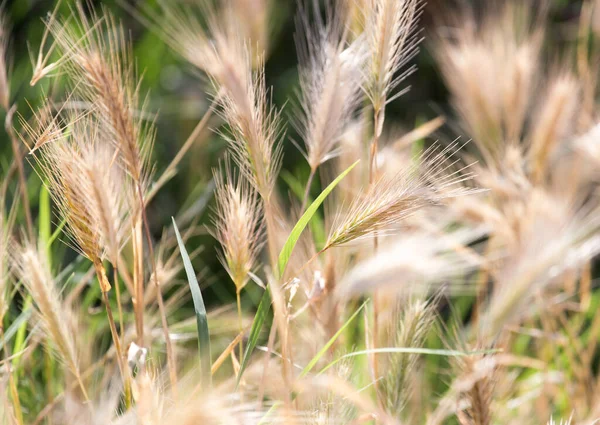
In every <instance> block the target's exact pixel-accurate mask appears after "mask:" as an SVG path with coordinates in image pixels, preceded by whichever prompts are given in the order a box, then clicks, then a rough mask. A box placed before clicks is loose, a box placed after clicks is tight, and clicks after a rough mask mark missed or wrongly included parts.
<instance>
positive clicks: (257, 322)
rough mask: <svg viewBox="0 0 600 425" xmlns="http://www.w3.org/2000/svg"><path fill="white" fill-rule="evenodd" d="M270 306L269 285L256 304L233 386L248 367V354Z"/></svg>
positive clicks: (255, 341) (254, 343)
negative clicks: (246, 342)
mask: <svg viewBox="0 0 600 425" xmlns="http://www.w3.org/2000/svg"><path fill="white" fill-rule="evenodd" d="M270 308H271V291H269V286H267V289H265V292H264V293H263V296H262V298H261V299H260V303H259V304H258V309H257V310H256V315H255V316H254V320H253V322H252V328H250V336H249V337H248V344H247V345H246V350H245V351H244V358H243V359H242V362H241V363H240V371H239V373H238V376H237V380H236V383H235V386H236V388H237V386H238V385H239V384H240V380H241V379H242V374H243V373H244V370H246V367H248V362H249V361H250V356H251V355H252V351H254V347H256V344H257V343H258V337H259V335H260V331H261V329H262V326H263V324H264V323H265V320H266V319H267V316H268V315H269V310H270Z"/></svg>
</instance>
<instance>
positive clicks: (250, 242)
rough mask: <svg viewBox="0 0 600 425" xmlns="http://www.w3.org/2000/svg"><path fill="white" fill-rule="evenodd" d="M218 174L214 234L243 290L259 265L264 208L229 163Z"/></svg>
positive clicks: (224, 257) (227, 264) (223, 257)
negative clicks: (257, 264)
mask: <svg viewBox="0 0 600 425" xmlns="http://www.w3.org/2000/svg"><path fill="white" fill-rule="evenodd" d="M214 174H215V183H216V189H215V198H216V200H217V206H216V208H215V216H214V218H213V222H214V226H215V230H214V234H215V237H216V239H217V240H218V241H219V243H220V244H221V247H222V249H223V252H222V254H221V255H220V256H219V258H220V260H221V262H222V264H223V267H225V269H226V270H227V272H228V273H229V276H230V277H231V280H232V281H233V283H234V284H235V286H236V290H237V291H238V292H239V291H241V289H242V288H243V287H244V286H245V285H246V284H247V283H248V279H249V273H250V272H252V271H253V269H254V268H255V267H256V261H257V256H258V251H259V248H260V246H261V244H262V241H261V232H262V227H263V221H262V211H261V210H262V209H261V205H260V203H259V200H258V198H257V194H256V192H255V191H254V188H253V187H251V186H249V185H248V182H247V181H246V180H245V179H243V178H241V177H239V176H234V174H233V172H232V171H231V169H230V167H229V165H228V164H227V163H225V166H224V167H222V169H221V170H215V172H214Z"/></svg>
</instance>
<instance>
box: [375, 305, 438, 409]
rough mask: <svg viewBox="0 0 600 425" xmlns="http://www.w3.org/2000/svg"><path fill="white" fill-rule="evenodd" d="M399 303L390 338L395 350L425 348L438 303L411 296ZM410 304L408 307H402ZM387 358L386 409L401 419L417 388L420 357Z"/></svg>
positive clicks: (380, 358) (401, 355) (394, 315)
mask: <svg viewBox="0 0 600 425" xmlns="http://www.w3.org/2000/svg"><path fill="white" fill-rule="evenodd" d="M396 300H398V301H397V302H398V304H397V305H396V306H394V307H393V313H392V318H391V319H392V320H391V321H390V324H389V326H388V329H387V331H388V333H389V335H388V339H389V340H390V343H391V346H392V347H400V348H403V347H415V348H420V347H423V345H424V343H425V340H426V338H427V335H428V333H429V331H430V329H431V327H432V326H433V323H434V320H435V308H436V303H435V301H426V300H424V299H418V298H413V297H409V298H407V299H402V301H401V300H400V299H399V298H396ZM400 303H402V304H406V305H405V306H404V307H402V306H401V305H400ZM382 359H384V361H383V362H384V366H383V368H382V369H381V370H382V372H383V379H382V381H383V382H382V385H381V389H382V392H383V397H384V403H385V406H386V410H387V411H388V412H389V413H390V414H391V415H393V416H394V417H400V415H401V412H402V411H403V410H404V407H405V405H406V403H407V402H408V399H409V398H410V395H411V391H412V388H413V385H411V378H414V377H415V375H414V374H415V372H416V369H417V366H418V365H417V362H418V360H419V355H418V354H414V353H402V354H389V355H388V356H387V357H379V358H378V360H379V361H382Z"/></svg>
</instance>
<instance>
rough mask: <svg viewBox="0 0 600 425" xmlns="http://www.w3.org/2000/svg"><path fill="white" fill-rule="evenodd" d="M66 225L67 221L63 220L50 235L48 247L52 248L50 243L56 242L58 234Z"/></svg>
mask: <svg viewBox="0 0 600 425" xmlns="http://www.w3.org/2000/svg"><path fill="white" fill-rule="evenodd" d="M66 224H67V220H66V219H64V218H63V219H62V220H61V222H60V224H59V225H58V227H57V228H56V229H55V230H54V233H52V236H50V239H49V240H48V247H50V246H52V243H53V242H54V241H55V240H56V238H58V235H60V232H62V229H63V227H65V225H66Z"/></svg>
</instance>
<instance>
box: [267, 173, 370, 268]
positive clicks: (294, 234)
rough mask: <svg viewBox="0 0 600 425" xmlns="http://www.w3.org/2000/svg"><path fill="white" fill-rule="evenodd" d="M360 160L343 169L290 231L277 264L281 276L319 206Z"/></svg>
mask: <svg viewBox="0 0 600 425" xmlns="http://www.w3.org/2000/svg"><path fill="white" fill-rule="evenodd" d="M358 162H359V161H356V162H355V163H354V164H352V165H351V166H350V167H348V168H347V169H346V170H345V171H343V172H342V173H341V174H340V175H339V176H337V178H336V179H335V180H334V181H332V182H331V183H330V184H329V186H327V187H326V188H325V189H324V190H323V192H321V194H320V195H319V196H318V197H317V199H315V200H314V201H313V202H312V204H310V206H309V207H308V208H307V209H306V211H305V212H304V214H302V217H300V219H299V220H298V222H297V223H296V225H295V226H294V228H293V229H292V231H291V232H290V235H289V236H288V239H287V241H286V242H285V245H284V246H283V248H282V250H281V253H280V254H279V261H278V264H277V266H278V267H277V270H278V271H279V277H281V276H283V273H284V272H285V268H286V266H287V263H288V261H289V260H290V256H291V255H292V251H293V250H294V247H295V246H296V243H297V242H298V239H300V235H301V234H302V232H303V231H304V228H305V227H306V225H307V224H308V222H309V221H310V219H311V218H312V216H313V215H314V214H315V212H316V211H317V210H318V209H319V207H320V206H321V204H322V203H323V201H324V200H325V198H327V196H328V195H329V194H330V193H331V191H332V190H333V189H334V188H335V187H336V186H337V185H338V183H339V182H340V181H342V179H343V178H344V177H346V175H347V174H348V173H349V172H350V171H351V170H352V169H353V168H354V167H355V166H356V164H358Z"/></svg>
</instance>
